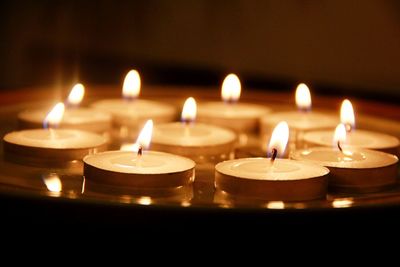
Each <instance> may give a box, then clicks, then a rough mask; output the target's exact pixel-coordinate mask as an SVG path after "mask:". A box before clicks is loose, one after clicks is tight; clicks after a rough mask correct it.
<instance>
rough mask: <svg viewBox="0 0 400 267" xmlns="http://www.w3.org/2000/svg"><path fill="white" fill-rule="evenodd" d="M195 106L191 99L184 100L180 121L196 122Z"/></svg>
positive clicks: (194, 101)
mask: <svg viewBox="0 0 400 267" xmlns="http://www.w3.org/2000/svg"><path fill="white" fill-rule="evenodd" d="M196 114H197V105H196V100H194V98H193V97H189V98H188V99H186V101H185V104H184V105H183V109H182V115H181V119H182V121H184V122H192V121H195V120H196Z"/></svg>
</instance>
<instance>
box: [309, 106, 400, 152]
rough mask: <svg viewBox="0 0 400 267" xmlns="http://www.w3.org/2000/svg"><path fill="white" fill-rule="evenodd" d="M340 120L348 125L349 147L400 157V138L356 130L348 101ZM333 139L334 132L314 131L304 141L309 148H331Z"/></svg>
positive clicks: (343, 107)
mask: <svg viewBox="0 0 400 267" xmlns="http://www.w3.org/2000/svg"><path fill="white" fill-rule="evenodd" d="M340 120H341V122H342V123H343V124H344V125H346V130H347V140H346V145H347V146H352V147H358V148H367V149H373V150H379V151H382V152H387V153H391V154H394V155H399V146H400V142H399V139H398V138H396V137H394V136H391V135H387V134H383V133H379V132H373V131H366V130H358V129H357V130H356V128H355V115H354V110H353V105H352V104H351V102H350V101H349V100H347V99H346V100H344V101H343V103H342V107H341V109H340ZM332 138H333V132H332V131H312V132H308V133H306V134H305V135H304V141H305V142H306V143H307V145H308V146H330V145H331V142H332V141H331V140H332Z"/></svg>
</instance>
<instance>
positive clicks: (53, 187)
mask: <svg viewBox="0 0 400 267" xmlns="http://www.w3.org/2000/svg"><path fill="white" fill-rule="evenodd" d="M43 182H44V184H45V185H46V187H47V190H49V191H50V192H55V193H59V192H61V190H62V184H61V180H60V178H59V177H58V175H57V174H56V173H49V174H47V175H44V176H43Z"/></svg>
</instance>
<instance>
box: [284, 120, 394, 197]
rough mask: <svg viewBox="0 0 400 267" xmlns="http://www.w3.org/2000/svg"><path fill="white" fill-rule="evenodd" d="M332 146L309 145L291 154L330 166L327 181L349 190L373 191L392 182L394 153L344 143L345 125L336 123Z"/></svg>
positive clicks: (331, 185) (300, 158)
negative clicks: (310, 146) (309, 146)
mask: <svg viewBox="0 0 400 267" xmlns="http://www.w3.org/2000/svg"><path fill="white" fill-rule="evenodd" d="M333 143H334V146H333V147H312V148H309V149H304V150H298V151H295V152H294V153H292V154H291V158H293V159H296V160H302V161H304V160H306V161H309V162H312V163H316V164H319V165H321V166H326V167H328V168H329V169H330V171H331V172H330V175H329V185H330V187H332V188H334V189H338V190H341V191H349V192H374V191H380V190H382V189H385V188H387V187H390V186H392V185H394V184H395V183H396V176H397V162H398V158H397V157H396V156H394V155H391V154H388V153H384V152H380V151H374V150H368V149H361V148H354V147H348V146H347V142H346V126H345V125H344V124H340V125H338V126H337V128H336V130H335V134H334V136H333Z"/></svg>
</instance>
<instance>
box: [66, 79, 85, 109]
mask: <svg viewBox="0 0 400 267" xmlns="http://www.w3.org/2000/svg"><path fill="white" fill-rule="evenodd" d="M84 95H85V87H84V86H83V85H82V84H80V83H77V84H75V85H74V87H72V89H71V92H70V93H69V95H68V103H69V104H71V105H75V106H76V105H79V104H80V103H81V102H82V99H83V96H84Z"/></svg>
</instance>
